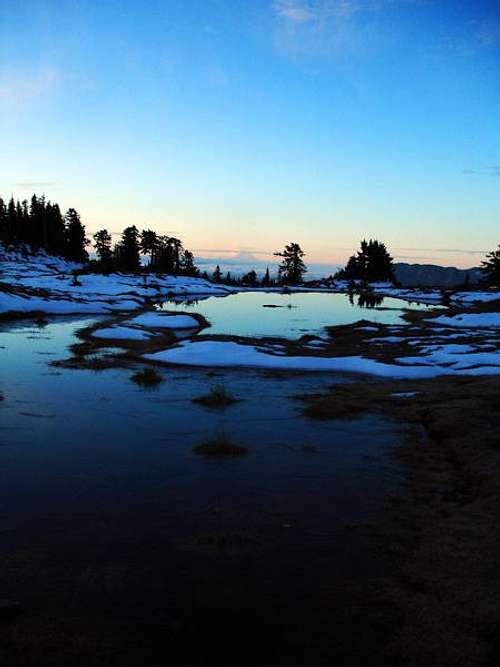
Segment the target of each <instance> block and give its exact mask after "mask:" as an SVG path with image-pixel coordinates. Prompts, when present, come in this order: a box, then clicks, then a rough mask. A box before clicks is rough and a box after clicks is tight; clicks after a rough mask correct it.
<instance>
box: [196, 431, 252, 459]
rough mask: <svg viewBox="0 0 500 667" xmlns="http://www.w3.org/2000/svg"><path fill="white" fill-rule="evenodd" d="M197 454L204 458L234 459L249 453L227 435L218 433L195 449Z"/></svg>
mask: <svg viewBox="0 0 500 667" xmlns="http://www.w3.org/2000/svg"><path fill="white" fill-rule="evenodd" d="M193 451H194V453H195V454H203V455H204V456H220V457H233V456H242V455H243V454H246V453H247V451H248V450H247V448H246V447H243V446H242V445H237V444H236V443H235V442H233V441H232V440H231V438H229V436H227V435H226V434H225V433H218V434H216V435H214V436H212V437H211V438H209V439H208V440H205V442H202V443H201V444H199V445H196V446H195V447H193Z"/></svg>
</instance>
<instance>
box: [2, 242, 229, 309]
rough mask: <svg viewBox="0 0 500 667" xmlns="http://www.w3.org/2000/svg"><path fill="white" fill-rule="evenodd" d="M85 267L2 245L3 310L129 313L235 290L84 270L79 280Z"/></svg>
mask: <svg viewBox="0 0 500 667" xmlns="http://www.w3.org/2000/svg"><path fill="white" fill-rule="evenodd" d="M81 268H82V267H81V265H79V264H75V263H74V262H68V261H66V260H64V259H61V258H59V257H51V256H49V255H46V254H45V253H39V254H37V255H34V256H23V255H22V254H21V253H18V252H7V251H5V250H3V249H2V248H0V314H1V313H8V312H18V313H29V312H34V311H42V312H44V313H47V314H58V315H59V314H60V315H66V314H78V313H84V314H89V313H92V314H101V313H109V312H116V311H118V312H127V311H133V310H137V309H139V308H142V307H144V305H145V304H146V302H147V300H161V298H162V297H163V298H165V297H166V296H167V295H169V296H193V297H194V296H202V295H216V294H218V295H223V294H228V293H231V292H233V291H235V290H234V288H231V287H227V286H225V285H215V284H213V283H211V282H209V281H207V280H203V279H202V278H189V277H186V276H159V275H154V276H153V275H148V276H135V275H125V274H121V273H114V274H110V275H107V276H105V275H101V274H79V275H78V278H77V281H75V280H74V272H75V271H78V270H81ZM2 283H3V285H4V286H5V287H4V289H2ZM75 283H76V284H75Z"/></svg>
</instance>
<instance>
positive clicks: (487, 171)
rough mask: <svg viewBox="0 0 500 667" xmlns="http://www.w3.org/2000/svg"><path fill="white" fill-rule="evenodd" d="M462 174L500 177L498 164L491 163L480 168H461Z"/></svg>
mask: <svg viewBox="0 0 500 667" xmlns="http://www.w3.org/2000/svg"><path fill="white" fill-rule="evenodd" d="M462 174H467V175H476V176H496V177H497V178H499V177H500V165H498V164H492V165H490V166H488V167H483V168H481V169H462Z"/></svg>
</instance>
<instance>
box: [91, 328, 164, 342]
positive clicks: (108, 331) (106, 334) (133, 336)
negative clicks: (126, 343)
mask: <svg viewBox="0 0 500 667" xmlns="http://www.w3.org/2000/svg"><path fill="white" fill-rule="evenodd" d="M92 336H93V337H94V338H111V339H116V340H147V339H148V338H151V337H152V336H154V334H152V333H150V332H149V331H144V330H143V329H134V328H132V327H126V326H119V325H118V326H114V327H106V328H104V329H98V330H97V331H94V333H93V334H92Z"/></svg>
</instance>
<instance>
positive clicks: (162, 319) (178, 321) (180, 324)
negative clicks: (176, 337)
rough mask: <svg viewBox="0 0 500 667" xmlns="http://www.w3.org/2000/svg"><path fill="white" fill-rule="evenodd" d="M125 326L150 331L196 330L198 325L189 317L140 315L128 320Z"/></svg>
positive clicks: (156, 314)
mask: <svg viewBox="0 0 500 667" xmlns="http://www.w3.org/2000/svg"><path fill="white" fill-rule="evenodd" d="M127 324H139V325H141V326H144V327H151V328H152V329H155V328H159V329H198V328H199V326H200V323H199V322H198V320H197V319H196V318H195V317H191V315H170V314H168V313H159V312H150V313H142V314H141V315H137V316H136V317H134V318H132V319H131V320H128V322H127Z"/></svg>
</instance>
